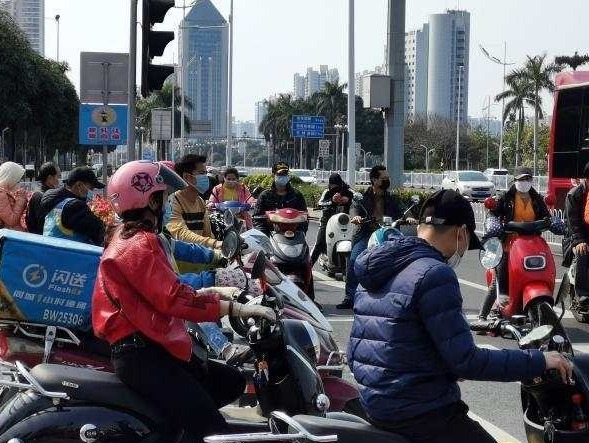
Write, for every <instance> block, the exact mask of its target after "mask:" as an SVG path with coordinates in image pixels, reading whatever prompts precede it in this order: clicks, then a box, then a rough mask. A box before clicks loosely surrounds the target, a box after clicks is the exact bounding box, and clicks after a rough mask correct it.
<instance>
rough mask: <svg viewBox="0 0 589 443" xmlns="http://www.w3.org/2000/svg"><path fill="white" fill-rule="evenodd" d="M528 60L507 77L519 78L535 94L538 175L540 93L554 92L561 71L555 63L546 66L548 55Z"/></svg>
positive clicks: (535, 164) (535, 150) (535, 142)
mask: <svg viewBox="0 0 589 443" xmlns="http://www.w3.org/2000/svg"><path fill="white" fill-rule="evenodd" d="M527 58H528V60H527V61H526V64H525V66H524V68H523V69H519V70H516V71H513V72H512V73H511V74H509V75H508V76H507V80H509V79H510V78H512V77H518V78H520V79H521V80H522V81H524V82H527V83H529V85H530V87H531V89H532V93H533V100H534V103H533V107H534V175H536V168H537V152H538V119H539V118H540V116H541V114H542V106H541V105H542V102H541V100H540V93H541V92H542V91H543V90H544V89H548V90H549V91H550V92H552V91H554V82H553V81H552V77H553V75H554V74H556V73H557V72H559V71H560V68H559V67H558V65H556V64H554V63H548V64H545V61H546V54H543V55H536V56H534V57H530V56H529V55H528V56H527Z"/></svg>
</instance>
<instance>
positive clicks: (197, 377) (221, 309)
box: [92, 161, 276, 441]
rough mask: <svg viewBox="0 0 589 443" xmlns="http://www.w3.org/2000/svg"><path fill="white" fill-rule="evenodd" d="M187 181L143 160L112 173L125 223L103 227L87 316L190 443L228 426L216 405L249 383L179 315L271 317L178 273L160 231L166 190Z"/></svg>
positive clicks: (136, 386) (127, 373) (119, 368)
mask: <svg viewBox="0 0 589 443" xmlns="http://www.w3.org/2000/svg"><path fill="white" fill-rule="evenodd" d="M186 186H187V185H186V183H185V182H184V181H183V180H182V179H181V178H180V177H179V176H178V175H177V174H175V173H173V172H172V171H170V170H169V169H168V168H166V167H163V166H161V165H159V164H157V163H153V162H149V161H133V162H129V163H126V164H125V165H123V166H122V167H121V168H119V169H118V170H117V171H116V172H115V174H114V175H113V176H112V178H111V181H110V183H109V186H108V197H109V199H110V201H111V202H112V205H113V208H114V210H115V212H116V213H117V215H118V216H119V217H120V218H121V220H122V222H121V223H120V224H118V225H115V226H112V227H111V228H110V229H109V231H108V233H107V239H106V242H105V243H106V248H105V250H104V253H103V256H102V259H101V262H100V265H99V268H98V274H97V277H96V284H95V288H94V294H93V297H92V323H93V328H94V333H95V334H96V335H97V336H98V337H100V338H103V339H105V340H106V341H108V342H109V344H110V345H111V353H112V360H113V367H114V368H115V371H116V373H117V375H118V376H119V378H120V379H121V381H122V382H123V383H125V384H126V385H128V386H129V387H130V388H131V389H132V390H134V391H136V392H137V393H138V394H140V395H142V396H143V397H145V398H146V399H147V400H149V401H150V402H152V403H154V404H158V405H159V406H160V408H161V410H162V411H163V413H164V414H165V415H166V417H167V418H168V419H169V420H170V421H171V422H173V423H175V424H177V425H179V426H180V427H181V428H182V429H184V431H185V434H186V436H187V437H188V438H189V439H190V440H189V441H202V438H203V437H204V436H205V435H208V434H211V433H215V432H219V431H223V430H224V429H225V427H226V422H225V420H224V419H223V417H222V415H221V414H220V413H219V411H218V408H219V407H221V406H222V405H225V404H228V403H230V402H232V401H234V400H235V399H237V398H238V397H239V395H240V394H241V393H242V392H243V389H244V387H245V383H244V380H243V378H242V376H241V374H239V372H238V371H237V370H235V369H233V368H230V367H227V366H225V365H222V364H219V363H215V362H209V361H208V360H207V358H206V353H205V352H204V349H203V348H202V347H201V346H200V345H199V343H196V342H193V341H192V339H191V336H190V335H189V334H188V332H187V331H186V328H185V325H184V321H183V320H189V321H194V322H201V321H213V322H214V321H217V320H219V318H220V317H222V316H224V315H229V316H236V317H245V318H247V317H264V318H267V319H269V320H270V321H274V320H275V318H276V317H275V313H274V311H273V310H272V309H270V308H267V307H263V306H246V305H242V304H240V303H235V302H229V301H224V300H220V297H219V294H217V293H215V292H214V291H210V290H199V291H197V290H194V289H193V288H191V287H190V286H187V285H185V284H182V283H181V281H180V280H179V279H178V276H177V275H176V273H175V272H174V269H173V268H172V265H171V263H170V260H169V258H168V256H167V254H166V251H165V250H164V247H163V245H162V243H161V241H160V239H159V237H158V233H159V232H161V230H162V225H163V217H164V214H165V213H166V212H169V208H168V207H167V206H168V205H169V203H168V199H167V197H168V190H169V189H170V190H172V191H175V190H178V189H183V188H185V187H186ZM162 381H165V382H162ZM195 404H197V405H198V410H197V412H196V413H195V412H194V405H195Z"/></svg>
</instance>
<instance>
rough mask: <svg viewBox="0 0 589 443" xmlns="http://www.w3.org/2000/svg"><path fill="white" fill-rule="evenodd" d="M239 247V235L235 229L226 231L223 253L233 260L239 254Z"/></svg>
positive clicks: (222, 246) (222, 247)
mask: <svg viewBox="0 0 589 443" xmlns="http://www.w3.org/2000/svg"><path fill="white" fill-rule="evenodd" d="M238 248H239V236H238V235H237V233H236V232H235V231H231V230H230V231H227V232H225V239H224V240H223V244H222V245H221V254H222V255H223V257H224V258H226V259H227V260H231V259H232V258H234V257H235V256H236V255H237V249H238Z"/></svg>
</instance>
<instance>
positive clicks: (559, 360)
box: [544, 351, 573, 384]
mask: <svg viewBox="0 0 589 443" xmlns="http://www.w3.org/2000/svg"><path fill="white" fill-rule="evenodd" d="M544 359H545V360H546V370H547V371H548V370H550V369H555V370H557V371H558V372H559V373H560V378H561V379H562V382H563V383H564V384H568V383H569V380H572V378H573V365H572V363H571V362H570V361H569V360H568V359H567V358H566V357H564V356H563V355H562V354H560V353H559V352H557V351H550V352H544Z"/></svg>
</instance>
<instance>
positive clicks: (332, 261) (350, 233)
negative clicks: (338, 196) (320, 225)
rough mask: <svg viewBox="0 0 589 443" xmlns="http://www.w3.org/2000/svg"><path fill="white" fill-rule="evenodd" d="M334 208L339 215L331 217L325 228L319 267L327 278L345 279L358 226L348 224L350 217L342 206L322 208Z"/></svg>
mask: <svg viewBox="0 0 589 443" xmlns="http://www.w3.org/2000/svg"><path fill="white" fill-rule="evenodd" d="M328 206H332V207H333V206H335V207H336V209H338V211H339V213H338V214H334V215H332V216H331V217H330V218H329V220H328V221H327V226H326V227H325V243H326V253H325V254H321V255H320V256H319V266H321V268H322V269H323V270H324V271H325V272H326V273H327V275H328V276H329V277H337V278H341V279H342V280H345V279H346V272H347V270H348V261H349V259H350V253H351V252H352V238H353V237H354V234H355V233H356V231H357V230H358V226H356V225H354V224H352V223H350V216H349V215H348V214H346V213H345V212H343V209H344V207H343V206H336V205H335V204H334V203H333V202H330V203H328V204H324V205H322V207H324V208H325V207H328Z"/></svg>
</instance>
